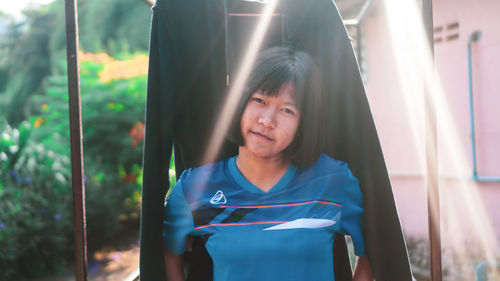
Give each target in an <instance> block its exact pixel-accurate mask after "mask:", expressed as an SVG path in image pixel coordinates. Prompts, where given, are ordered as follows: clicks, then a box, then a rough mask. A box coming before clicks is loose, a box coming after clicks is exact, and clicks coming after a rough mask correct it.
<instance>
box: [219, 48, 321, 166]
mask: <svg viewBox="0 0 500 281" xmlns="http://www.w3.org/2000/svg"><path fill="white" fill-rule="evenodd" d="M284 85H292V86H293V88H294V93H295V101H296V103H297V107H298V109H299V111H300V116H301V117H300V121H299V127H298V129H297V136H296V137H295V139H294V140H293V141H292V143H291V144H290V145H289V146H288V147H287V148H286V149H285V150H284V151H283V156H284V157H285V158H286V159H289V160H291V161H292V163H294V164H295V165H297V166H299V167H302V168H305V167H308V166H310V165H312V164H313V163H314V162H315V161H316V159H317V158H318V157H319V155H320V153H321V152H322V147H323V142H322V139H323V137H322V134H321V124H322V122H324V120H325V119H324V116H323V111H322V106H321V103H322V102H323V98H322V87H321V76H320V73H319V70H318V68H317V66H316V64H315V63H314V62H313V60H312V58H311V57H310V56H309V55H308V54H307V53H305V52H302V51H297V50H293V49H291V48H288V47H273V48H270V49H266V50H264V51H262V52H261V53H260V54H259V55H258V57H257V59H256V61H255V64H254V67H253V69H252V71H251V73H250V76H249V79H248V82H247V85H246V88H245V89H244V90H243V93H242V95H241V99H240V102H239V104H238V107H237V109H236V112H235V115H234V118H233V121H232V123H231V126H230V128H229V132H228V138H229V140H230V141H232V142H233V143H235V144H237V145H238V146H243V145H244V140H243V137H242V135H241V128H240V126H241V125H240V123H241V116H242V114H243V111H244V110H245V107H246V104H247V102H248V100H249V99H250V96H251V95H252V94H253V93H255V92H257V91H260V92H262V93H263V94H265V95H269V96H276V95H278V94H279V91H280V89H281V88H282V87H283V86H284Z"/></svg>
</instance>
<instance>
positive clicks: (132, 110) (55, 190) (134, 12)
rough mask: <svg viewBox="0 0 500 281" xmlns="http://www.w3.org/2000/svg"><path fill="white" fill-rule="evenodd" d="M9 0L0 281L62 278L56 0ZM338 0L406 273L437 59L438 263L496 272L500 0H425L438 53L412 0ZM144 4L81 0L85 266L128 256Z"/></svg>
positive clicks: (424, 268) (142, 89) (455, 275)
mask: <svg viewBox="0 0 500 281" xmlns="http://www.w3.org/2000/svg"><path fill="white" fill-rule="evenodd" d="M4 2H5V1H4ZM10 2H11V3H7V2H5V3H2V4H1V5H0V137H1V138H0V169H1V170H0V280H72V278H73V277H72V274H73V273H72V272H73V268H72V267H73V257H74V254H73V230H72V228H73V224H72V193H71V174H70V159H69V157H70V148H69V119H68V97H67V78H66V46H65V25H64V1H62V0H38V1H33V0H31V1H30V0H24V1H19V0H18V1H10ZM335 2H336V4H337V6H338V8H339V10H340V12H341V14H342V17H343V19H344V22H345V24H346V27H347V30H348V32H349V34H350V36H351V38H352V44H353V48H354V50H355V53H356V55H357V58H358V62H359V66H360V70H361V72H362V76H363V79H364V82H365V85H366V90H367V95H368V99H369V102H370V105H371V108H372V113H373V116H374V119H375V122H376V126H377V130H378V133H379V137H380V140H381V144H382V148H383V152H384V156H385V160H386V163H387V166H388V170H389V175H390V178H391V181H392V185H393V192H394V195H395V200H396V205H397V207H398V212H399V215H400V220H401V224H402V227H403V231H404V233H405V236H406V239H407V246H408V249H409V254H410V260H411V263H412V267H413V268H412V269H413V271H414V274H415V277H416V278H417V280H429V266H430V265H429V249H428V247H429V242H428V234H427V231H428V222H427V198H426V186H425V184H426V183H425V179H426V177H425V135H426V131H425V130H426V129H425V124H424V120H425V119H424V118H425V117H424V108H423V101H424V100H423V91H424V85H425V83H428V81H429V80H430V79H429V77H427V76H432V73H433V70H434V71H435V76H432V77H434V78H435V81H436V83H435V86H434V87H435V88H434V89H435V98H434V102H435V104H436V109H437V120H438V151H439V178H440V190H441V212H442V213H441V228H442V243H443V245H442V254H443V277H444V280H500V274H499V270H498V268H499V266H498V261H499V258H500V249H499V247H498V242H499V239H500V209H499V208H498V206H497V205H498V202H500V163H499V161H500V160H499V159H500V145H499V143H500V122H499V121H498V120H499V117H500V114H499V113H498V106H499V104H500V95H499V93H498V86H497V85H496V82H497V81H498V78H499V69H500V53H499V50H500V33H499V32H498V30H500V18H499V17H498V15H500V2H499V1H497V0H477V1H474V2H471V1H466V0H434V1H433V5H434V7H433V9H434V51H435V58H434V61H435V67H434V68H433V65H432V63H431V62H432V56H431V53H430V50H429V49H428V48H427V47H426V46H427V45H426V42H425V39H424V35H423V29H422V23H421V16H420V14H419V11H420V2H419V1H416V0H337V1H335ZM151 5H152V3H151V1H148V0H119V1H118V0H80V1H78V19H79V36H80V38H79V39H80V51H81V53H80V79H81V103H82V125H83V145H84V158H85V159H84V163H85V168H84V169H85V179H84V180H85V187H86V194H85V196H86V211H87V240H88V249H89V255H88V257H89V274H90V276H89V279H90V280H125V278H127V276H129V275H130V274H131V273H133V272H134V271H135V270H136V269H137V267H138V260H139V251H138V237H139V213H140V203H141V202H140V200H141V182H142V176H141V175H142V172H141V159H142V146H143V136H144V102H145V97H146V83H147V63H148V53H147V52H148V40H149V27H150V17H151V9H150V7H151ZM171 168H173V167H171ZM171 171H172V173H171V176H172V182H174V176H175V175H174V172H173V170H171ZM387 243H391V241H387ZM481 278H483V279H481Z"/></svg>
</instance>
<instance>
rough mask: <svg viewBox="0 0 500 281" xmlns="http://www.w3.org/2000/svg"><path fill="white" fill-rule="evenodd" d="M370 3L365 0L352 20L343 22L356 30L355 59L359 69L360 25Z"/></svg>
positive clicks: (369, 0) (370, 1) (360, 58)
mask: <svg viewBox="0 0 500 281" xmlns="http://www.w3.org/2000/svg"><path fill="white" fill-rule="evenodd" d="M371 3H372V0H366V1H365V3H364V4H363V6H362V7H361V9H360V10H359V13H358V15H357V16H356V17H355V18H354V19H347V20H344V24H345V25H346V26H354V28H356V46H357V50H356V57H357V59H358V65H359V66H360V67H361V62H362V61H361V60H362V57H361V24H362V23H363V20H364V19H365V16H366V13H367V12H368V9H369V8H370V5H371Z"/></svg>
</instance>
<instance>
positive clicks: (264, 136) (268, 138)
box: [250, 131, 273, 141]
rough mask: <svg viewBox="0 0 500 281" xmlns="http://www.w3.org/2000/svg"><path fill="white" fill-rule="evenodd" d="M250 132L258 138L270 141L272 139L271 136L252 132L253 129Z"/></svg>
mask: <svg viewBox="0 0 500 281" xmlns="http://www.w3.org/2000/svg"><path fill="white" fill-rule="evenodd" d="M250 133H252V134H253V135H254V136H255V137H257V138H258V139H262V140H267V141H272V140H273V139H272V138H270V137H268V136H266V135H263V134H261V133H257V132H254V131H250Z"/></svg>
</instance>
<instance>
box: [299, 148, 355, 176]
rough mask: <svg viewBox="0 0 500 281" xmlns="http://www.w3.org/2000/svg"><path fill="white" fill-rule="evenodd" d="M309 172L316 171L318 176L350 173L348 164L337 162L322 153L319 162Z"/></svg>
mask: <svg viewBox="0 0 500 281" xmlns="http://www.w3.org/2000/svg"><path fill="white" fill-rule="evenodd" d="M307 170H312V171H315V172H316V173H318V175H323V174H324V175H328V174H336V173H348V172H349V171H350V170H349V166H348V165H347V163H346V162H344V161H341V160H337V159H335V158H333V157H331V156H329V155H327V154H325V153H321V155H320V156H319V157H318V160H316V162H315V163H314V164H313V165H312V166H310V167H309V168H307Z"/></svg>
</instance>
